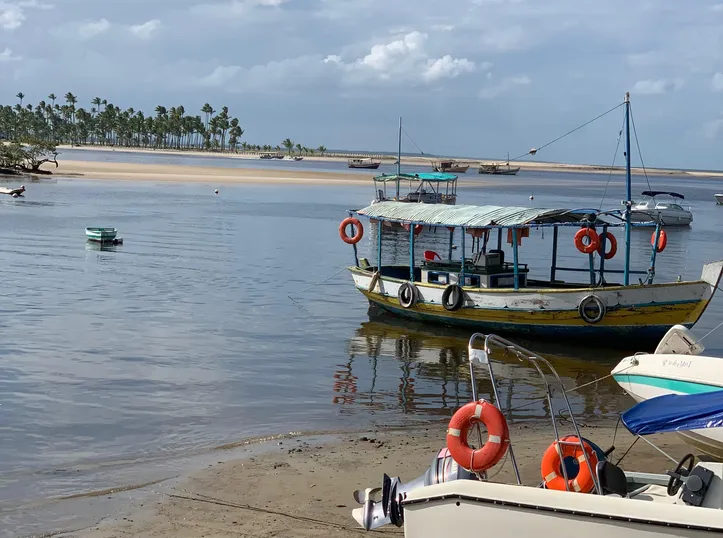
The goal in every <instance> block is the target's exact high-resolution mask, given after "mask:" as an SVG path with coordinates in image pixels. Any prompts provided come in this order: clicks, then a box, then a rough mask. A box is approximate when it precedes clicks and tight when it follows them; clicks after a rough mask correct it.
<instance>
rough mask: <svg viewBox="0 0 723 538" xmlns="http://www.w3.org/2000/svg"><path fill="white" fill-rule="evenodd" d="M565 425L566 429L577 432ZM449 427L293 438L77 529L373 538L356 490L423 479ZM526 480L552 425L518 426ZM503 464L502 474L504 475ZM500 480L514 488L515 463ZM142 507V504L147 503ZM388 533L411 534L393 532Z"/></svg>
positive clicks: (603, 427)
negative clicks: (363, 524)
mask: <svg viewBox="0 0 723 538" xmlns="http://www.w3.org/2000/svg"><path fill="white" fill-rule="evenodd" d="M567 426H568V428H567V429H564V431H563V433H564V432H567V430H569V429H570V428H569V424H567ZM445 427H446V425H433V426H429V427H428V428H427V429H421V430H415V431H410V432H402V433H400V432H396V433H386V434H385V433H382V432H375V433H368V434H365V435H360V434H357V435H348V434H347V435H343V436H342V437H341V440H340V442H338V443H334V444H330V445H327V446H314V445H313V444H308V443H307V442H305V440H304V439H303V438H301V439H290V440H284V441H283V444H278V443H277V442H274V444H275V445H276V444H278V446H273V447H272V450H271V451H270V452H267V453H266V454H265V455H263V456H259V457H255V458H251V459H240V460H234V461H229V462H225V463H221V464H217V465H213V466H210V467H209V468H207V469H205V470H203V471H200V472H197V473H195V474H193V475H192V476H190V477H189V478H187V479H185V480H183V481H181V482H180V483H178V485H173V486H168V487H162V485H161V487H156V489H155V494H154V496H153V497H152V498H151V499H150V500H148V499H147V498H146V499H144V500H139V501H138V504H137V505H136V506H131V507H130V508H129V509H128V511H127V512H125V513H123V514H121V515H115V516H112V517H110V518H108V519H106V520H104V521H102V522H100V523H99V524H98V525H95V526H93V527H91V528H88V529H86V530H83V531H79V532H75V533H72V536H75V537H78V538H126V537H151V536H152V537H155V538H171V537H179V538H190V537H198V536H207V537H215V538H221V537H232V536H233V537H238V536H246V537H250V538H262V537H263V538H267V537H270V536H274V537H278V538H286V537H289V538H291V537H309V538H311V537H321V538H337V537H338V538H342V537H359V536H364V535H367V536H373V535H374V533H371V534H370V533H366V532H365V531H364V530H363V529H361V528H359V527H357V525H356V522H355V521H354V519H353V518H352V516H351V510H352V509H353V508H355V507H356V506H357V505H356V504H355V503H354V501H353V499H352V492H353V490H355V489H363V488H365V487H377V486H381V483H382V473H384V472H386V473H387V474H389V475H390V476H399V477H400V478H401V479H402V481H403V482H405V481H407V480H411V479H414V478H416V477H417V476H419V475H421V474H423V473H424V472H425V471H426V470H427V468H428V467H429V465H430V464H431V462H432V458H433V457H434V456H435V454H436V451H437V450H438V449H440V448H442V447H443V446H444V435H445ZM614 431H615V428H614V423H612V424H611V423H609V422H606V423H604V424H599V425H596V424H592V425H587V427H584V428H583V435H584V436H585V437H586V438H588V439H591V440H593V441H594V442H596V443H597V444H598V445H599V446H600V447H601V448H603V450H606V449H607V448H609V447H610V445H611V444H612V440H613V435H614ZM511 437H512V440H513V443H515V445H514V446H515V448H516V452H515V454H516V456H517V459H518V462H519V463H520V470H521V473H522V477H523V481H524V482H525V483H526V484H527V485H533V486H534V485H537V484H538V483H539V482H540V461H541V458H542V454H543V453H544V451H545V449H546V448H547V447H548V446H549V444H550V443H551V440H552V431H551V428H549V427H545V428H540V427H539V426H532V425H530V426H521V425H513V426H512V427H511ZM650 440H651V441H653V442H655V443H656V444H657V446H659V447H660V448H662V449H663V450H665V451H667V452H668V453H669V454H671V455H672V456H674V457H676V458H680V457H682V456H683V455H684V454H686V453H687V452H689V451H690V450H689V449H688V447H687V446H686V445H684V444H683V443H682V442H680V441H679V440H678V438H677V437H675V436H673V435H666V436H652V437H651V438H650ZM632 442H633V437H632V436H631V435H630V434H628V433H627V432H626V431H625V430H624V429H622V428H621V429H619V430H618V432H617V438H616V440H615V445H616V447H617V449H616V451H615V453H614V455H613V456H614V457H613V461H614V462H616V461H617V459H618V458H619V457H621V456H622V455H623V453H624V452H625V451H626V450H627V449H628V447H629V446H630V445H631V443H632ZM621 466H622V467H623V468H625V469H628V470H634V471H640V472H664V471H665V470H666V469H672V468H673V467H674V465H673V464H672V463H671V462H669V461H668V460H666V459H665V458H664V457H663V456H662V455H661V454H660V453H658V452H656V451H655V450H654V449H652V448H651V447H650V446H648V445H647V444H645V443H637V444H636V446H635V447H634V448H633V449H632V450H631V451H630V453H629V454H628V455H627V456H625V459H624V460H623V462H622V464H621ZM499 468H500V467H499V466H498V467H497V468H495V471H496V470H497V469H499ZM493 480H494V481H495V482H505V483H512V482H513V480H514V475H513V472H512V465H511V463H510V461H509V458H508V459H507V460H506V461H505V463H504V465H503V466H502V467H501V472H499V474H498V475H497V476H495V477H494V478H493ZM141 505H142V506H141ZM382 533H383V534H385V535H395V536H400V535H402V530H401V529H398V528H396V527H394V526H389V527H386V528H384V530H383V531H382Z"/></svg>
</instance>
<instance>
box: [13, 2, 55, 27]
mask: <svg viewBox="0 0 723 538" xmlns="http://www.w3.org/2000/svg"><path fill="white" fill-rule="evenodd" d="M52 7H53V6H52V5H50V4H41V3H39V2H36V1H35V0H28V1H25V2H0V28H2V29H4V30H15V29H16V28H20V27H21V26H22V25H23V22H25V20H26V18H27V17H26V15H25V10H26V9H28V8H31V9H32V8H35V9H52Z"/></svg>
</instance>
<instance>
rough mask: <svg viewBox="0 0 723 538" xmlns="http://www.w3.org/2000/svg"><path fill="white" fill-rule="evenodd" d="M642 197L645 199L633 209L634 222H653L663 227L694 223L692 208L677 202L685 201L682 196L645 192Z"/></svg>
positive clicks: (675, 193)
mask: <svg viewBox="0 0 723 538" xmlns="http://www.w3.org/2000/svg"><path fill="white" fill-rule="evenodd" d="M642 195H643V199H642V200H641V201H640V202H638V203H637V204H635V205H634V206H633V207H632V209H631V220H632V221H633V222H651V221H652V222H656V223H659V224H661V225H662V226H689V225H690V223H691V222H693V213H692V212H691V210H690V207H688V208H684V207H683V206H681V205H680V204H679V203H678V202H677V201H676V200H683V199H685V197H684V196H683V195H682V194H678V193H677V192H662V191H644V192H643V193H642ZM661 198H662V199H661Z"/></svg>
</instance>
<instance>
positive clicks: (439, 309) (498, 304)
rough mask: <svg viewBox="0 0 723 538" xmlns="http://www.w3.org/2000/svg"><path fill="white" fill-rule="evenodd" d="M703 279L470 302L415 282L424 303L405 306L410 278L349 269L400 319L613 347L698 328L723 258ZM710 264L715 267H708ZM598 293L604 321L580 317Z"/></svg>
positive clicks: (516, 293)
mask: <svg viewBox="0 0 723 538" xmlns="http://www.w3.org/2000/svg"><path fill="white" fill-rule="evenodd" d="M708 265H709V266H711V267H710V268H708V270H704V277H705V279H704V280H700V281H695V282H679V283H678V282H676V283H670V284H654V285H648V286H641V285H634V286H627V287H623V286H614V287H608V288H574V289H557V288H549V289H543V288H522V289H520V290H514V289H510V288H493V289H490V288H469V287H465V288H464V292H465V301H464V304H463V307H462V308H460V309H459V310H456V311H448V310H446V309H445V308H444V306H443V305H442V294H443V293H444V290H445V287H446V286H440V285H435V284H425V283H420V282H415V285H416V287H417V289H418V290H419V301H418V302H417V303H416V304H415V305H413V306H412V307H410V308H404V307H402V306H401V304H400V302H399V299H398V293H399V288H400V287H401V286H402V284H404V283H405V282H407V281H406V280H401V279H398V278H391V277H388V276H382V277H381V278H379V279H378V283H377V284H376V285H375V287H374V289H373V290H370V289H369V287H370V284H371V283H372V278H373V275H374V273H373V271H372V270H365V269H360V268H358V267H350V268H349V269H350V271H351V274H352V277H353V279H354V284H355V286H356V288H357V289H358V290H359V291H360V292H361V293H362V294H363V295H364V296H365V297H366V298H367V299H368V300H369V301H370V303H372V304H375V305H377V306H379V307H380V308H382V309H384V310H387V311H389V312H391V313H393V314H396V315H398V316H401V317H404V318H408V319H414V320H419V321H424V322H431V323H436V324H441V325H448V326H458V327H465V328H469V329H472V330H479V331H483V332H499V333H506V334H522V335H525V334H526V335H533V336H536V337H537V336H546V337H557V336H565V337H568V338H586V339H590V338H594V339H596V340H597V341H599V342H603V341H604V343H605V344H607V345H618V344H619V345H624V344H626V343H628V342H630V341H634V342H635V343H639V342H640V341H641V340H643V341H645V342H657V341H658V340H660V338H661V337H662V336H663V335H664V334H665V333H666V332H667V330H668V329H669V328H670V326H671V325H675V324H680V325H684V326H686V327H691V326H693V325H694V324H695V322H696V321H698V318H700V316H701V315H702V313H703V312H704V311H705V308H706V307H707V305H708V302H709V301H710V299H711V297H712V296H713V293H714V291H715V286H717V284H718V281H719V279H720V275H721V270H722V268H723V262H716V263H715V264H708ZM706 267H708V266H706ZM590 295H594V296H595V297H597V298H598V299H599V300H600V301H602V303H603V304H604V305H605V309H606V312H605V314H604V316H603V318H602V319H601V320H600V321H599V322H597V323H588V322H586V321H585V320H584V319H583V318H582V317H581V315H580V311H579V306H580V303H581V302H582V301H583V299H585V298H586V297H588V296H590Z"/></svg>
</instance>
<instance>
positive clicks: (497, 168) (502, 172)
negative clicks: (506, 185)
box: [478, 163, 520, 176]
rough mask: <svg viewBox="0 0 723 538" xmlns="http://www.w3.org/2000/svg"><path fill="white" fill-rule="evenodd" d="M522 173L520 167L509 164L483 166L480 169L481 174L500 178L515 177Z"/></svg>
mask: <svg viewBox="0 0 723 538" xmlns="http://www.w3.org/2000/svg"><path fill="white" fill-rule="evenodd" d="M519 171H520V167H519V166H514V167H513V166H510V163H507V164H504V165H503V164H483V165H481V166H480V167H479V170H478V172H479V173H480V174H495V175H499V176H514V175H516V174H517V172H519Z"/></svg>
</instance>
